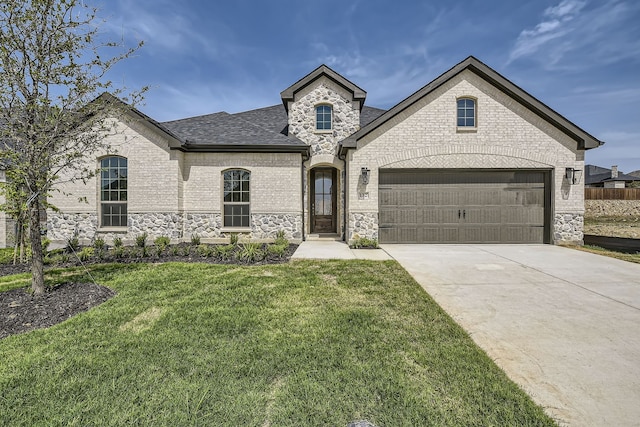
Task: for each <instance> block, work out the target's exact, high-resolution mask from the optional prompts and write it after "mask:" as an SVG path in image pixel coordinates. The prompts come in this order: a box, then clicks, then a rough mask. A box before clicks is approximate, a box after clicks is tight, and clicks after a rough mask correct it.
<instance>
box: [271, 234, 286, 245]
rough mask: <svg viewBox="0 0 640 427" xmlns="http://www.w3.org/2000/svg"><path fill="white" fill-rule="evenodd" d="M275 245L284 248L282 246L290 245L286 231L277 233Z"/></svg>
mask: <svg viewBox="0 0 640 427" xmlns="http://www.w3.org/2000/svg"><path fill="white" fill-rule="evenodd" d="M273 243H274V244H275V245H278V246H282V245H288V244H289V241H288V240H287V238H286V237H285V236H284V230H279V231H278V232H277V233H276V240H275V241H274V242H273Z"/></svg>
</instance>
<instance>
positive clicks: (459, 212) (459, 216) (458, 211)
mask: <svg viewBox="0 0 640 427" xmlns="http://www.w3.org/2000/svg"><path fill="white" fill-rule="evenodd" d="M458 219H460V209H458Z"/></svg>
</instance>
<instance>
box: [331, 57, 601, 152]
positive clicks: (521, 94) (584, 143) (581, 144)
mask: <svg viewBox="0 0 640 427" xmlns="http://www.w3.org/2000/svg"><path fill="white" fill-rule="evenodd" d="M465 70H468V71H471V72H473V73H475V74H476V75H478V76H479V77H481V78H483V79H484V80H485V81H487V82H489V83H490V84H492V85H493V86H495V87H496V88H498V89H499V90H501V91H502V92H504V93H506V94H507V95H509V96H510V97H511V98H513V99H515V100H516V101H518V102H519V103H521V104H522V105H524V106H525V107H527V108H528V109H529V110H531V111H532V112H533V113H535V114H537V115H538V116H540V117H541V118H543V119H544V120H546V121H547V122H549V123H551V124H552V125H554V126H555V127H556V128H558V129H559V130H561V131H562V132H564V133H565V134H566V135H568V136H569V137H571V138H572V139H573V140H575V141H576V142H577V144H578V148H579V149H581V150H588V149H591V148H596V147H599V146H600V145H602V144H604V142H602V141H600V140H598V139H597V138H595V137H594V136H592V135H590V134H589V133H587V132H586V131H584V130H583V129H581V128H579V127H578V126H576V125H575V124H573V123H571V122H570V121H569V120H567V119H566V118H564V117H563V116H561V115H560V114H558V113H557V112H555V111H554V110H552V109H551V108H549V107H548V106H547V105H545V104H543V103H542V102H540V101H539V100H537V99H536V98H534V97H533V96H531V95H530V94H528V93H527V92H525V91H524V90H523V89H521V88H520V87H518V86H516V85H515V84H514V83H512V82H511V81H509V80H507V79H506V78H505V77H503V76H502V75H500V74H499V73H498V72H496V71H495V70H493V69H492V68H490V67H489V66H487V65H485V64H484V63H482V62H481V61H479V60H478V59H476V58H474V57H473V56H469V57H468V58H467V59H465V60H464V61H462V62H460V63H459V64H457V65H455V66H454V67H453V68H451V69H450V70H449V71H446V72H445V73H443V74H442V75H440V76H439V77H437V78H436V79H435V80H433V81H431V82H430V83H428V84H427V85H426V86H424V87H423V88H421V89H420V90H418V91H417V92H415V93H414V94H412V95H410V96H409V97H408V98H406V99H405V100H403V101H401V102H400V103H399V104H397V105H396V106H394V107H393V108H391V109H390V110H388V111H387V112H386V113H384V114H383V115H381V116H380V117H378V118H377V119H376V120H374V121H372V122H371V123H369V124H368V125H367V126H365V127H363V128H362V129H360V130H359V131H358V132H356V133H354V134H353V135H351V136H349V137H347V138H345V139H344V140H343V141H342V142H341V144H340V145H341V149H340V152H341V154H342V155H344V152H345V151H346V150H347V149H350V148H356V146H357V145H356V143H357V141H358V140H359V139H361V138H363V137H364V136H366V135H367V134H369V133H370V132H372V131H373V130H375V129H377V128H378V127H380V126H382V125H383V124H384V123H386V122H387V121H389V120H390V119H392V118H393V117H395V116H396V115H398V114H400V113H401V112H402V111H404V110H406V109H407V108H409V107H410V106H411V105H413V104H414V103H416V102H418V101H419V100H421V99H422V98H424V97H425V96H427V95H428V94H429V93H431V92H433V91H434V90H435V89H437V88H439V87H440V86H442V85H443V84H445V83H446V82H448V81H449V80H451V79H452V78H454V77H455V76H457V75H458V74H460V73H462V72H463V71H465Z"/></svg>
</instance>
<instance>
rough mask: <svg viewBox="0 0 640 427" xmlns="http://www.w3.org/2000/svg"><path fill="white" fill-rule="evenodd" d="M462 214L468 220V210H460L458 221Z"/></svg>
mask: <svg viewBox="0 0 640 427" xmlns="http://www.w3.org/2000/svg"><path fill="white" fill-rule="evenodd" d="M461 213H462V218H466V217H467V211H466V210H462V211H461V210H460V209H458V219H460V214H461Z"/></svg>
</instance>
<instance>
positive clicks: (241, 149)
mask: <svg viewBox="0 0 640 427" xmlns="http://www.w3.org/2000/svg"><path fill="white" fill-rule="evenodd" d="M171 149H173V150H179V151H182V152H187V153H300V154H302V155H303V156H309V154H310V147H309V146H308V145H304V146H301V145H286V144H281V145H280V144H278V145H276V144H246V145H241V144H190V143H185V144H182V145H180V146H179V147H171Z"/></svg>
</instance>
